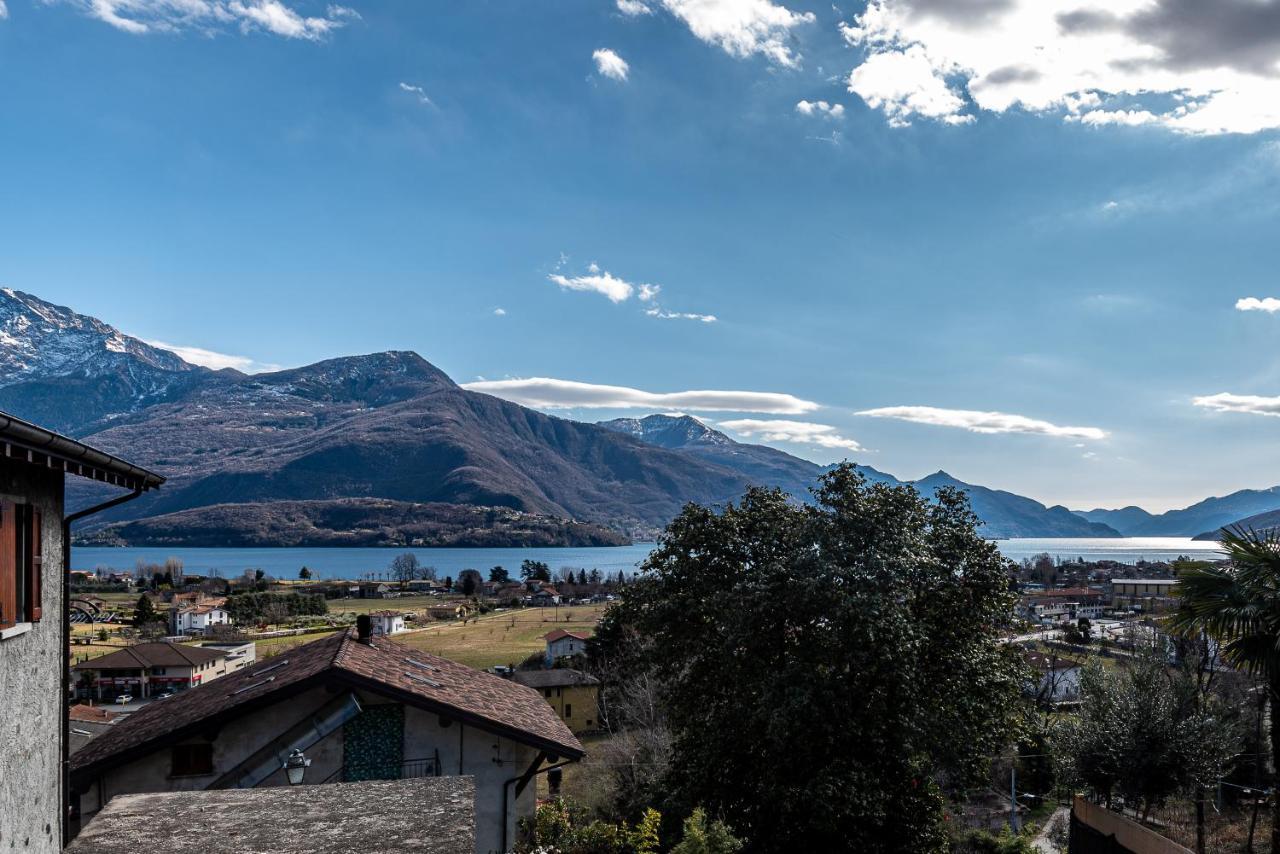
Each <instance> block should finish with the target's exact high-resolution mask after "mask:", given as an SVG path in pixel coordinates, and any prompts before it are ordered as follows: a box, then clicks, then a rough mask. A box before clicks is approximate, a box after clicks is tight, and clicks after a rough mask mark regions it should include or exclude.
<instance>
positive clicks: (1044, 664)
mask: <svg viewBox="0 0 1280 854" xmlns="http://www.w3.org/2000/svg"><path fill="white" fill-rule="evenodd" d="M1023 658H1024V660H1025V661H1026V662H1027V664H1030V665H1031V666H1032V667H1034V668H1036V669H1037V670H1040V671H1043V672H1045V673H1048V672H1049V671H1050V670H1070V669H1072V668H1074V667H1079V666H1080V662H1079V661H1076V660H1075V659H1074V658H1064V657H1062V656H1058V655H1045V654H1044V653H1043V652H1036V651H1035V650H1027V651H1026V652H1025V653H1024V654H1023Z"/></svg>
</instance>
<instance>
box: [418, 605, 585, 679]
mask: <svg viewBox="0 0 1280 854" xmlns="http://www.w3.org/2000/svg"><path fill="white" fill-rule="evenodd" d="M606 607H607V606H606V605H603V604H602V605H573V606H561V607H560V608H558V609H557V608H522V609H518V610H513V611H501V612H496V613H492V614H487V615H485V616H483V617H480V618H478V619H476V620H472V621H470V622H468V623H467V624H466V625H463V624H462V623H461V622H448V623H438V624H436V625H434V626H429V627H427V628H425V629H419V630H415V631H412V632H405V633H404V634H401V635H396V640H397V641H399V642H400V643H403V644H407V645H409V646H412V647H414V648H416V649H420V650H422V651H423V652H427V653H430V654H431V655H438V656H440V657H441V658H448V659H452V660H453V661H457V662H460V663H462V664H466V665H468V666H470V667H478V668H485V667H493V666H494V665H496V664H518V663H520V662H521V661H523V660H524V659H525V658H527V657H529V656H530V655H531V654H533V653H535V652H541V651H542V650H543V649H545V648H546V645H545V643H544V642H543V640H542V636H543V635H545V634H546V633H547V632H549V631H551V630H552V629H556V628H561V629H566V630H568V631H582V632H592V631H594V630H595V626H596V623H597V622H599V620H600V616H601V615H602V614H603V613H604V611H605V608H606Z"/></svg>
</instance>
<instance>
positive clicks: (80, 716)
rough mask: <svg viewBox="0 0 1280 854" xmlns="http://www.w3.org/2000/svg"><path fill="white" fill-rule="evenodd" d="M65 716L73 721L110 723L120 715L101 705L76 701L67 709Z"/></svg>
mask: <svg viewBox="0 0 1280 854" xmlns="http://www.w3.org/2000/svg"><path fill="white" fill-rule="evenodd" d="M67 717H68V718H70V719H71V720H73V721H83V722H84V723H99V724H105V723H110V722H111V721H113V720H114V719H116V718H118V717H120V715H119V714H118V713H116V712H112V711H108V710H107V709H104V708H102V707H101V706H86V705H85V704H84V703H77V704H76V705H74V706H72V707H71V708H69V709H67Z"/></svg>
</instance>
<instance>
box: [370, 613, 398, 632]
mask: <svg viewBox="0 0 1280 854" xmlns="http://www.w3.org/2000/svg"><path fill="white" fill-rule="evenodd" d="M369 620H370V621H371V623H372V624H373V633H374V634H375V635H394V634H396V633H397V632H403V631H404V614H401V613H400V612H398V611H373V612H372V613H370V614H369Z"/></svg>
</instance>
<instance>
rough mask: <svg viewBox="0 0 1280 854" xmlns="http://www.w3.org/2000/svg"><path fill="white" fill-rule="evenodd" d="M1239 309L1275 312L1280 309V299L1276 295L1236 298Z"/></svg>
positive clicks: (1237, 308)
mask: <svg viewBox="0 0 1280 854" xmlns="http://www.w3.org/2000/svg"><path fill="white" fill-rule="evenodd" d="M1236 310H1237V311H1265V312H1266V313H1267V314H1275V313H1276V312H1277V311H1280V299H1276V298H1275V297H1264V298H1263V299H1258V298H1257V297H1244V298H1243V299H1238V300H1236Z"/></svg>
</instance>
